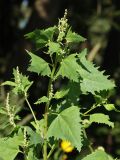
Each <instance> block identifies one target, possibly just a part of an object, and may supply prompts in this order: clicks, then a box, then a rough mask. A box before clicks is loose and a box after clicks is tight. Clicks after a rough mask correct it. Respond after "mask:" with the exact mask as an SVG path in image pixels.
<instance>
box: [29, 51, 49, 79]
mask: <svg viewBox="0 0 120 160" xmlns="http://www.w3.org/2000/svg"><path fill="white" fill-rule="evenodd" d="M27 53H28V54H29V55H30V57H31V64H30V66H29V68H28V71H31V72H35V73H38V74H41V75H42V76H45V75H47V76H50V74H51V70H50V67H49V65H48V63H47V62H46V61H45V60H43V59H42V58H40V57H38V56H37V55H35V54H33V53H31V52H29V51H27Z"/></svg>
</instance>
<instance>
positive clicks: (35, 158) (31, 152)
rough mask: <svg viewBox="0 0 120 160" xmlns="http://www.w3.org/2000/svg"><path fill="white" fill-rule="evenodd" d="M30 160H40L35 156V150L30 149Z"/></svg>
mask: <svg viewBox="0 0 120 160" xmlns="http://www.w3.org/2000/svg"><path fill="white" fill-rule="evenodd" d="M27 158H28V160H39V159H38V158H37V157H36V156H35V154H34V148H30V149H29V152H28V157H27Z"/></svg>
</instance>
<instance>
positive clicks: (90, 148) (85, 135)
mask: <svg viewBox="0 0 120 160" xmlns="http://www.w3.org/2000/svg"><path fill="white" fill-rule="evenodd" d="M83 134H84V137H85V138H86V139H88V137H87V134H86V131H85V129H84V131H83ZM88 148H89V150H90V152H91V153H92V152H93V148H92V146H91V144H89V145H88Z"/></svg>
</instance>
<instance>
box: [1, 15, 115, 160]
mask: <svg viewBox="0 0 120 160" xmlns="http://www.w3.org/2000/svg"><path fill="white" fill-rule="evenodd" d="M66 15H67V13H66V12H65V15H64V17H63V18H61V19H60V20H59V23H58V26H54V27H50V28H48V29H45V30H35V31H33V32H31V33H28V34H26V35H25V36H26V38H29V39H31V40H32V41H33V42H34V43H35V45H36V48H37V49H41V48H43V49H45V51H46V52H45V54H46V55H47V56H49V57H50V59H51V61H50V63H48V62H46V61H45V60H44V59H42V58H41V57H40V56H37V55H35V54H33V53H32V52H30V51H27V53H28V55H29V56H30V58H31V60H30V65H29V67H28V71H30V72H35V73H37V74H38V75H41V76H47V77H49V84H48V91H47V94H46V95H45V96H43V97H40V98H39V99H38V100H37V102H35V104H36V105H39V104H41V103H44V104H45V112H44V115H43V119H41V120H37V118H36V115H35V113H34V111H33V109H32V107H31V105H30V103H29V100H28V89H29V88H30V86H31V85H32V83H33V82H30V81H29V80H28V77H26V76H24V75H22V74H21V73H20V72H19V68H18V67H17V68H16V69H14V70H13V74H14V82H12V81H6V82H4V83H3V84H2V85H9V86H12V87H13V90H12V91H13V93H15V94H17V95H22V96H23V97H24V99H25V101H26V103H27V104H28V107H29V109H30V110H31V113H32V115H33V118H34V121H33V122H31V125H32V127H29V126H19V125H17V124H16V123H15V113H14V110H13V109H12V107H11V106H10V100H9V93H8V94H7V98H6V108H5V109H3V111H4V112H5V113H6V114H7V115H8V117H9V123H10V124H11V126H13V131H12V132H11V134H10V135H9V136H8V137H4V138H0V144H1V146H0V157H1V158H2V159H3V160H13V159H15V157H16V156H17V154H18V153H21V154H23V155H24V159H25V160H33V159H34V160H38V159H40V158H42V159H43V160H48V159H51V158H52V155H53V154H54V151H55V150H56V147H57V146H59V143H60V141H61V140H67V141H69V142H70V143H71V145H72V146H73V147H75V148H76V149H77V150H78V151H79V152H80V151H81V149H82V147H83V146H84V145H85V146H86V147H88V148H89V150H90V152H92V153H90V155H88V156H86V157H84V158H83V160H92V159H95V160H100V159H102V160H112V158H111V157H110V156H109V155H108V154H107V153H105V152H104V150H103V148H101V147H99V148H98V149H97V150H95V151H94V148H93V147H92V144H91V142H89V141H88V140H87V139H88V138H87V134H86V128H88V127H89V126H90V125H91V124H92V123H94V122H95V123H101V124H106V125H108V126H110V127H112V128H113V127H114V123H113V122H111V121H110V119H109V116H108V115H105V114H103V113H97V112H95V113H92V114H91V111H93V110H95V109H96V108H99V107H102V106H104V108H105V109H106V110H108V111H110V110H116V109H115V107H114V105H113V104H109V103H107V100H108V97H109V91H110V90H111V89H113V88H114V87H115V85H114V83H113V82H112V81H110V80H108V76H105V75H104V74H103V73H104V72H102V71H99V70H98V67H96V66H95V65H94V64H93V63H92V62H89V61H88V60H87V58H86V56H87V50H86V49H84V50H82V51H80V53H77V52H76V51H75V50H74V46H75V45H76V44H80V43H81V42H84V41H85V40H86V39H85V38H83V37H82V36H80V35H78V34H77V33H75V32H72V29H71V27H70V26H69V25H68V23H67V18H66ZM60 78H63V79H66V80H67V81H66V83H65V84H64V86H63V87H62V88H60V89H59V90H57V91H55V89H54V83H56V81H58V80H59V79H60ZM83 94H92V95H93V97H94V99H95V103H94V104H93V106H91V107H89V109H87V108H86V111H84V110H83V108H82V106H81V104H80V97H81V95H83ZM86 141H87V145H86V143H85V142H86ZM8 153H10V154H11V156H10V155H9V154H8ZM52 159H53V158H52ZM58 159H59V158H58Z"/></svg>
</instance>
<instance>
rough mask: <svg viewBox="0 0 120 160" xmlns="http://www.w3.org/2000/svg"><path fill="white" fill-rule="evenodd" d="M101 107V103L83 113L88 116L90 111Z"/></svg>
mask: <svg viewBox="0 0 120 160" xmlns="http://www.w3.org/2000/svg"><path fill="white" fill-rule="evenodd" d="M97 107H99V105H93V106H92V107H91V108H90V109H89V110H88V111H86V112H85V113H84V114H83V115H84V116H86V115H87V114H88V113H89V112H91V111H92V110H94V109H95V108H97Z"/></svg>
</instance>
